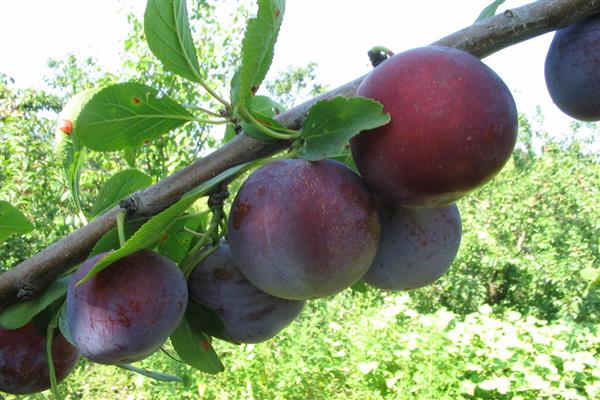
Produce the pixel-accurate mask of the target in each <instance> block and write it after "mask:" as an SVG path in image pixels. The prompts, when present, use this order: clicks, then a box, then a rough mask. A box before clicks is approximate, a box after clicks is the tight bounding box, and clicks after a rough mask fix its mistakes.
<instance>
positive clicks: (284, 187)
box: [227, 159, 380, 300]
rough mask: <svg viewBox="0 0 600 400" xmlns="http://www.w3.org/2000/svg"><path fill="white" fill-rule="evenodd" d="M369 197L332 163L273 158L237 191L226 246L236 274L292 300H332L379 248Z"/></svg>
mask: <svg viewBox="0 0 600 400" xmlns="http://www.w3.org/2000/svg"><path fill="white" fill-rule="evenodd" d="M379 233H380V227H379V220H378V217H377V211H376V208H375V205H374V200H373V197H372V195H371V193H370V191H369V190H368V188H367V187H366V186H365V184H364V183H363V181H362V180H361V179H360V177H359V176H358V175H357V174H355V173H354V172H353V171H352V170H351V169H349V168H348V167H346V166H345V165H343V164H341V163H339V162H337V161H332V160H321V161H315V162H310V161H306V160H299V159H294V160H278V161H274V162H271V163H269V164H266V165H264V166H263V167H261V168H259V169H258V170H256V171H255V172H254V173H253V174H252V175H251V176H250V177H249V178H248V179H247V180H246V181H245V182H244V184H243V185H242V187H241V188H240V190H239V191H238V193H237V195H236V197H235V200H234V202H233V205H232V207H231V214H230V218H229V227H228V231H227V241H228V243H229V245H230V247H231V253H232V255H233V259H234V260H235V262H236V264H237V265H238V267H239V268H240V270H241V272H242V274H244V276H245V277H246V278H247V279H248V280H249V281H250V282H252V284H254V285H255V286H257V287H258V288H259V289H261V290H262V291H264V292H266V293H269V294H271V295H273V296H276V297H281V298H284V299H290V300H308V299H312V298H319V297H325V296H330V295H333V294H336V293H338V292H340V291H342V290H344V289H345V288H347V287H349V286H351V285H353V284H354V283H356V282H357V281H359V280H360V278H361V277H362V276H363V275H364V273H365V272H366V271H367V269H368V268H369V265H370V264H371V261H372V260H373V257H374V256H375V251H376V250H377V243H378V242H379Z"/></svg>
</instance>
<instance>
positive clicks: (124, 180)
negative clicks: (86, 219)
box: [92, 169, 152, 217]
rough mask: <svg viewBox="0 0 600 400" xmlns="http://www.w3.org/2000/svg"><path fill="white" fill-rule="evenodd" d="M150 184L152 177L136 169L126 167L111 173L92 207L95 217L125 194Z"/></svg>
mask: <svg viewBox="0 0 600 400" xmlns="http://www.w3.org/2000/svg"><path fill="white" fill-rule="evenodd" d="M151 184H152V178H151V177H149V176H148V175H146V174H144V173H143V172H141V171H138V170H137V169H126V170H124V171H120V172H117V173H116V174H115V175H113V176H112V177H111V178H110V179H109V180H108V181H106V183H105V184H104V185H103V186H102V188H101V189H100V193H98V197H97V198H96V201H95V203H94V206H93V207H92V216H93V217H96V216H98V215H100V214H102V213H103V212H105V211H106V210H108V209H110V208H111V207H112V206H114V205H115V204H117V203H118V202H119V201H121V200H122V199H123V198H124V197H125V196H127V195H129V194H131V193H133V192H135V191H137V190H140V189H143V188H145V187H147V186H150V185H151Z"/></svg>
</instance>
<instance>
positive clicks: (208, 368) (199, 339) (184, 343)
mask: <svg viewBox="0 0 600 400" xmlns="http://www.w3.org/2000/svg"><path fill="white" fill-rule="evenodd" d="M210 341H211V338H210V336H208V335H206V334H204V333H202V332H200V331H197V330H195V329H192V327H191V326H190V324H189V323H188V320H187V318H184V319H183V321H181V323H180V324H179V326H178V327H177V328H176V329H175V331H174V332H173V333H172V334H171V344H172V345H173V348H174V349H175V351H176V352H177V354H178V355H179V357H181V359H182V360H183V361H185V362H186V363H187V364H188V365H190V366H191V367H192V368H195V369H197V370H199V371H202V372H207V373H209V374H216V373H218V372H221V371H223V370H224V367H223V364H222V363H221V360H219V356H218V355H217V353H216V352H215V350H214V349H213V347H212V345H211V343H210Z"/></svg>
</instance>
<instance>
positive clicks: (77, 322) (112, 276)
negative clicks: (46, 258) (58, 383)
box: [67, 251, 188, 364]
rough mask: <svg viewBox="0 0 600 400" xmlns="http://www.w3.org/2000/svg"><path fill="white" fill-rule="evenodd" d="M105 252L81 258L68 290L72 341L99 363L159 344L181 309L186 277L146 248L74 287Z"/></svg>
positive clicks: (137, 355)
mask: <svg viewBox="0 0 600 400" xmlns="http://www.w3.org/2000/svg"><path fill="white" fill-rule="evenodd" d="M104 255H105V254H99V255H97V256H95V257H92V258H91V259H89V260H87V261H85V262H84V263H83V264H82V266H81V267H80V268H79V270H77V272H76V273H75V274H74V276H73V279H72V281H71V283H70V285H69V289H68V291H67V318H68V323H69V330H70V332H71V337H72V338H73V342H74V344H75V346H76V347H77V348H78V349H79V351H80V352H81V354H82V355H83V356H85V357H87V358H89V359H90V360H92V361H95V362H97V363H101V364H123V363H130V362H133V361H139V360H141V359H143V358H145V357H147V356H149V355H150V354H152V353H153V352H154V351H156V350H157V349H158V347H160V345H161V344H163V342H164V341H165V340H166V339H167V337H168V336H169V335H170V334H171V332H172V331H173V330H174V329H175V328H176V327H177V325H178V324H179V322H181V319H182V318H183V315H184V313H185V309H186V305H187V300H188V291H187V284H186V281H185V278H184V276H183V274H182V272H181V271H180V269H179V268H178V267H177V265H175V264H174V263H173V262H172V261H171V260H169V259H168V258H166V257H163V256H161V255H159V254H156V253H153V252H149V251H139V252H137V253H133V254H131V255H129V256H126V257H124V258H121V259H120V260H118V261H116V262H115V263H113V264H111V265H110V266H108V267H107V268H106V269H104V270H102V271H101V272H99V273H98V274H96V275H95V276H94V277H92V278H91V279H90V280H88V281H87V282H85V283H84V284H82V285H81V286H78V287H75V283H76V282H78V281H79V280H80V279H81V278H82V277H83V276H84V275H85V274H86V273H87V272H88V271H89V270H90V269H91V268H92V267H93V266H94V265H95V264H96V263H97V262H98V261H99V260H100V258H102V257H103V256H104Z"/></svg>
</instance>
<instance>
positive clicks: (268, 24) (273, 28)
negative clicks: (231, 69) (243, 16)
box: [231, 0, 285, 106]
mask: <svg viewBox="0 0 600 400" xmlns="http://www.w3.org/2000/svg"><path fill="white" fill-rule="evenodd" d="M284 12H285V1H284V0H258V13H257V15H256V17H255V18H251V19H250V20H248V24H247V26H246V33H245V34H244V39H243V41H242V64H241V66H240V67H239V68H238V70H237V71H236V73H235V75H234V77H233V79H232V82H231V102H232V104H234V106H235V105H236V104H238V103H241V104H246V103H247V101H248V99H249V98H250V97H251V96H252V95H253V94H254V93H255V92H256V90H257V89H258V87H259V86H260V84H261V83H262V81H263V79H265V76H266V75H267V72H268V71H269V68H270V67H271V62H272V61H273V53H274V50H275V43H276V42H277V36H278V35H279V28H280V27H281V22H282V20H283V14H284Z"/></svg>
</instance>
